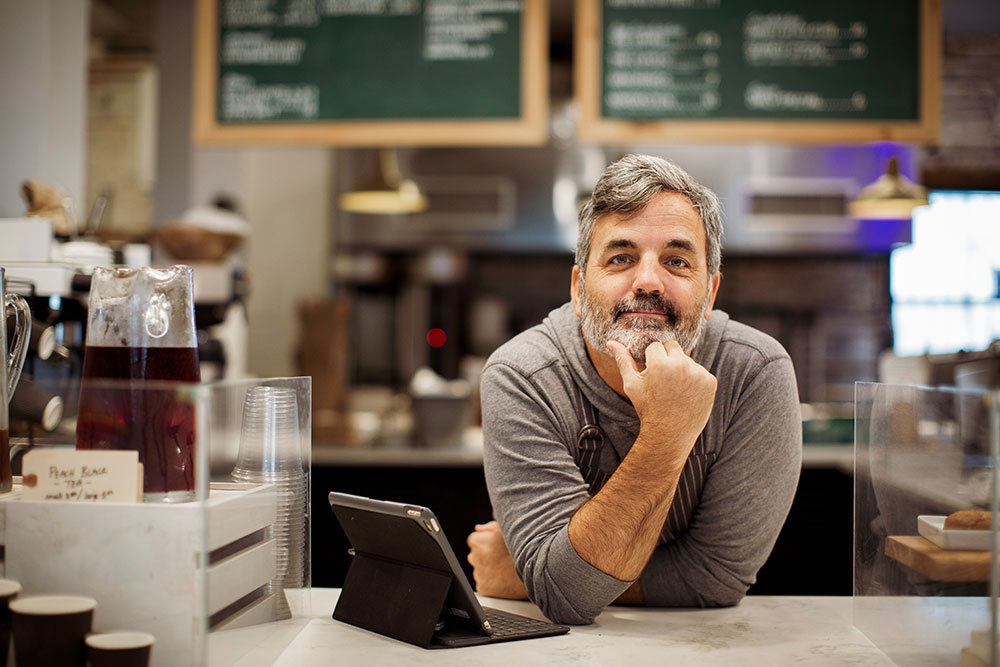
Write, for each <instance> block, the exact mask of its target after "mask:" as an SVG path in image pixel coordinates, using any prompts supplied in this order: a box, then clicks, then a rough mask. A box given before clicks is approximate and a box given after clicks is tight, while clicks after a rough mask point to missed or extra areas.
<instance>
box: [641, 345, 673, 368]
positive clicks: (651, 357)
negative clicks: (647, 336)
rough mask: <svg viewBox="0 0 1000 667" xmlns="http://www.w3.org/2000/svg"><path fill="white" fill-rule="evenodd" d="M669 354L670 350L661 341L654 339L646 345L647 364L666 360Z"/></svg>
mask: <svg viewBox="0 0 1000 667" xmlns="http://www.w3.org/2000/svg"><path fill="white" fill-rule="evenodd" d="M670 342H673V341H670ZM667 355H668V350H667V348H666V347H664V344H663V343H661V342H659V341H653V342H652V343H650V344H649V345H648V346H647V347H646V365H647V366H649V365H650V364H651V363H654V364H655V363H657V362H666V360H667Z"/></svg>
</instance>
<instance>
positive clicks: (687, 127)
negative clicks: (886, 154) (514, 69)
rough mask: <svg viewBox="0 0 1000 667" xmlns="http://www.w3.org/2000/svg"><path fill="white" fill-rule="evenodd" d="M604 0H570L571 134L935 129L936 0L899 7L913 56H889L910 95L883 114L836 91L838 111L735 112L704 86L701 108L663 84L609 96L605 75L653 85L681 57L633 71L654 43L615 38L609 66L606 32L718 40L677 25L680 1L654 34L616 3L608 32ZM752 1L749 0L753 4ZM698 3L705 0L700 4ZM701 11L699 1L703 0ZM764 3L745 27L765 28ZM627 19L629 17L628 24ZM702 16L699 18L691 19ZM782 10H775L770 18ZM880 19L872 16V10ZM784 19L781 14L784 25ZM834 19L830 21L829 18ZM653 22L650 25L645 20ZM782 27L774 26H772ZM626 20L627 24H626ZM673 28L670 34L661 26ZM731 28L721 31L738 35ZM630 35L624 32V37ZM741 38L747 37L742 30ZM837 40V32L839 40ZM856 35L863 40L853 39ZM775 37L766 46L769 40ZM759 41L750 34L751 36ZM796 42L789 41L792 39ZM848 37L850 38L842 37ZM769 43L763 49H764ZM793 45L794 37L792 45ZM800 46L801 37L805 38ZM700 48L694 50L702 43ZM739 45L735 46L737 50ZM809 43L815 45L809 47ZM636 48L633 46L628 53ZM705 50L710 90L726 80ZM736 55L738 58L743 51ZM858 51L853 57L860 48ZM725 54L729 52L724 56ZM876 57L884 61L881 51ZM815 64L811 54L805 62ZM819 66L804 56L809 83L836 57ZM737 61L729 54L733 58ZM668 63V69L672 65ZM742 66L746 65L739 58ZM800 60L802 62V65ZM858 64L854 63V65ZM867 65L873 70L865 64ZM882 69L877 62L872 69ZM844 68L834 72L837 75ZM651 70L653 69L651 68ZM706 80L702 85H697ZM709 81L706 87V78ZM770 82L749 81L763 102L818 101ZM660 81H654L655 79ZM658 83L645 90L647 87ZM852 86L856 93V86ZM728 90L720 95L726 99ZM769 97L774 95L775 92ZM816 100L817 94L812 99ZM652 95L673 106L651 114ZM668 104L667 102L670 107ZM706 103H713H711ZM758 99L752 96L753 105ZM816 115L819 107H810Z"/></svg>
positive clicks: (634, 138) (740, 137)
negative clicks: (574, 116) (616, 15)
mask: <svg viewBox="0 0 1000 667" xmlns="http://www.w3.org/2000/svg"><path fill="white" fill-rule="evenodd" d="M606 2H607V0H576V17H575V30H576V46H575V48H576V54H575V66H574V80H575V88H576V93H575V96H576V101H577V105H578V107H579V109H580V119H579V124H578V126H577V138H578V139H579V140H580V141H584V142H594V143H605V144H614V143H625V144H627V143H643V142H645V143H650V142H658V143H663V142H670V143H684V142H691V141H698V142H727V141H771V142H788V143H830V142H846V143H850V142H863V141H880V140H888V141H911V142H918V143H930V142H933V141H935V140H937V138H938V136H939V134H940V124H941V93H940V87H941V84H940V81H941V48H942V47H941V42H942V38H941V0H910V3H909V4H907V3H903V4H906V6H907V7H909V9H910V15H909V16H908V17H907V18H908V19H909V22H908V23H906V25H912V26H913V30H912V32H913V33H914V34H911V35H908V39H910V40H911V42H909V43H910V44H911V45H912V47H913V48H914V49H916V50H917V52H918V53H919V55H918V57H917V58H916V60H917V62H916V63H914V62H913V61H912V60H909V61H907V60H906V59H905V58H902V57H900V58H898V59H897V60H896V61H894V62H892V63H889V64H890V65H891V66H892V67H894V68H895V69H894V70H891V71H894V72H899V71H900V69H903V70H905V69H907V68H909V71H908V72H904V73H907V74H909V75H910V78H911V79H912V80H911V81H908V82H906V85H901V86H900V87H899V88H900V89H903V90H906V91H908V93H909V95H908V97H909V99H908V100H907V104H908V107H906V108H904V110H903V111H900V109H899V106H900V105H896V106H895V107H893V109H892V113H889V114H886V117H878V111H877V109H875V105H874V104H872V108H871V110H869V111H868V112H866V113H865V112H863V113H852V112H853V111H855V109H850V108H849V106H850V104H851V102H852V98H847V99H844V100H837V102H841V103H842V104H845V105H847V107H848V108H847V111H845V112H844V113H837V112H832V113H825V114H816V115H817V117H810V115H809V113H808V112H803V110H802V109H801V108H800V109H797V110H795V111H793V112H791V113H787V114H783V113H782V112H781V111H771V110H768V111H764V112H760V111H757V112H751V113H747V114H741V113H739V112H735V113H734V112H732V109H733V106H732V105H730V106H729V111H728V112H726V111H723V109H722V107H723V106H724V105H725V102H723V101H721V99H720V98H722V97H724V95H722V94H720V93H719V92H716V93H715V95H714V96H713V95H712V93H711V92H709V94H708V96H707V97H701V98H700V101H703V102H705V103H706V104H705V105H704V106H705V107H709V108H710V110H709V111H707V112H706V110H705V108H694V107H695V106H697V104H695V105H689V109H690V111H691V112H690V113H689V112H688V111H686V110H685V109H684V104H683V101H680V102H679V100H681V95H672V94H669V93H667V94H660V95H656V94H652V95H651V94H646V95H643V94H641V93H640V94H637V95H631V96H629V95H628V93H625V94H624V95H623V96H621V97H616V98H610V97H606V96H605V95H604V92H605V91H604V86H605V85H606V84H608V85H611V84H610V83H609V82H610V81H612V79H609V76H615V77H618V78H617V79H613V81H614V85H622V86H624V87H628V86H629V85H632V86H635V87H636V88H641V87H642V86H647V87H653V88H655V87H656V86H657V85H661V84H663V83H664V82H666V85H667V86H674V85H675V84H676V83H677V82H678V81H679V80H681V79H680V77H677V76H676V75H675V72H676V71H678V70H680V69H683V66H685V65H690V61H688V63H680V62H678V60H670V59H671V58H673V57H674V56H672V55H666V56H663V57H661V58H660V60H659V61H658V63H659V65H660V66H661V67H660V71H659V72H657V71H655V70H656V67H655V66H654V67H653V70H652V71H653V74H652V75H650V70H649V69H648V68H647V69H645V70H644V69H643V68H642V67H635V68H634V69H633V71H631V72H630V71H628V65H631V64H639V65H643V64H648V63H649V62H650V61H649V55H648V54H649V52H650V51H653V50H654V49H648V48H647V49H645V52H642V51H641V50H640V49H639V48H638V47H636V48H634V49H632V51H631V53H630V52H629V50H628V48H624V47H623V48H621V49H620V51H619V52H617V53H615V54H614V61H613V63H612V65H610V66H609V69H612V68H614V67H619V69H618V71H611V72H609V71H607V70H606V69H605V67H606V66H608V61H607V60H606V59H605V58H604V54H603V53H602V47H603V45H604V44H605V43H606V40H607V39H614V40H615V42H614V44H615V45H616V47H617V46H618V45H621V44H626V45H627V44H636V43H641V40H647V41H646V43H647V44H648V40H650V39H652V40H654V41H655V40H661V42H660V43H663V41H662V40H669V39H675V38H676V37H677V36H678V35H679V36H680V37H682V38H690V40H689V44H691V43H694V44H697V40H700V39H702V38H704V39H705V40H706V43H707V46H710V47H711V46H713V39H714V40H715V42H714V46H718V44H719V42H721V41H722V40H720V31H713V30H702V31H701V32H699V33H698V34H697V35H691V34H690V31H689V32H688V33H687V34H685V33H684V29H685V28H688V27H689V26H685V25H683V20H684V17H685V16H687V15H682V14H680V12H683V11H685V10H683V9H681V10H678V9H671V10H670V11H671V12H674V14H673V15H672V16H671V18H672V19H676V23H674V24H670V23H667V22H664V23H663V24H661V26H660V28H661V29H660V30H659V33H658V34H657V33H656V32H655V30H651V28H650V22H649V21H644V20H642V17H641V16H638V17H637V14H634V15H632V16H629V15H628V14H627V11H626V12H625V13H622V14H621V16H623V17H625V20H623V21H619V22H618V23H617V25H613V26H612V30H614V31H616V32H610V33H608V34H607V35H606V33H605V31H606V30H607V29H608V27H607V26H604V25H603V24H602V16H601V13H602V10H603V8H604V7H605V6H606ZM692 4H694V5H703V6H705V7H708V8H714V9H715V10H716V11H720V12H721V11H722V9H721V8H722V3H721V2H719V0H703V1H702V2H701V3H698V2H695V3H692ZM767 4H768V3H758V4H757V7H760V6H766V5H767ZM781 4H782V2H781V1H780V0H775V1H772V2H770V5H772V6H780V5H781ZM784 4H786V5H787V7H786V8H785V10H784V11H785V17H784V19H785V20H788V19H787V17H789V16H792V17H793V18H792V20H798V19H797V17H795V15H797V14H801V13H807V12H809V11H810V9H809V8H810V6H811V5H812V4H813V3H795V2H790V3H784ZM842 4H844V5H847V6H851V7H854V8H855V9H856V10H857V11H858V12H859V19H864V18H865V13H864V12H865V10H866V9H867V10H869V11H870V12H871V13H872V14H873V15H874V14H875V13H877V12H884V13H885V14H887V15H888V14H891V12H890V11H889V10H888V9H885V8H884V7H883V6H882V4H881V3H880V2H870V1H869V0H856V1H855V2H851V0H844V1H843V3H842ZM662 5H663V6H669V5H670V3H669V2H663V3H662ZM615 6H616V9H615V11H620V10H618V9H617V8H619V7H630V6H631V7H650V6H656V3H655V2H648V1H647V2H628V1H627V0H617V1H616V2H615ZM727 7H729V8H732V7H733V3H731V2H730V3H728V5H727ZM757 7H755V9H757ZM703 9H704V8H703ZM706 11H707V10H706ZM760 13H763V11H760V12H758V14H757V15H756V16H754V17H753V20H755V21H756V22H757V23H756V24H755V25H754V26H753V29H757V30H767V29H768V26H767V25H766V24H765V23H762V19H761V17H760V16H759V14H760ZM737 18H738V19H743V18H745V17H737ZM630 19H631V26H636V27H634V28H630V27H629V26H630ZM700 20H704V19H700ZM727 20H728V21H729V22H730V24H731V23H732V16H730V17H728V18H727ZM778 20H779V21H780V20H782V19H781V18H779V19H778ZM880 20H881V19H880ZM832 24H833V22H822V21H821V22H818V23H817V24H809V23H808V22H807V21H799V23H798V26H795V25H793V26H792V27H793V28H801V27H802V26H803V25H805V28H803V29H804V30H806V31H808V30H819V31H820V32H822V31H823V30H825V29H827V28H829V26H830V25H832ZM855 25H857V26H858V30H859V33H860V34H861V35H862V36H867V35H865V33H864V32H863V31H864V30H865V26H866V25H867V24H866V23H865V21H863V20H859V21H858V22H857V24H854V23H852V24H850V29H854V27H855ZM740 27H742V29H743V31H746V30H747V24H746V22H744V23H743V24H742V26H740V25H739V24H737V29H739V28H740ZM785 27H787V23H786V25H785ZM836 27H837V26H834V28H836ZM654 28H655V26H654ZM729 29H730V33H728V34H730V35H731V34H732V32H731V30H732V26H731V25H730V28H729ZM781 29H782V27H781V26H779V28H778V30H781ZM629 30H631V33H630V32H629ZM671 31H674V34H670V33H671ZM871 37H873V38H876V37H878V36H877V35H871ZM741 38H742V36H741V37H740V38H737V39H736V40H730V41H739V39H741ZM630 40H631V41H630ZM747 41H749V40H747ZM845 41H846V40H845ZM859 41H862V40H859ZM776 43H777V44H778V46H777V47H775V44H776ZM758 46H759V44H758ZM793 46H795V45H793ZM810 46H811V45H810ZM851 46H852V47H853V45H851ZM783 47H785V48H787V42H786V43H785V44H780V43H779V42H778V41H777V40H775V41H772V42H770V43H769V44H767V45H765V46H763V47H761V49H762V50H760V51H757V52H755V53H754V55H755V56H758V55H760V56H761V57H763V58H767V57H775V56H774V55H773V54H774V53H775V49H776V48H777V49H780V48H783ZM869 47H871V49H872V53H871V54H870V55H871V56H872V57H873V58H874V57H875V53H874V52H875V51H878V52H879V53H882V54H883V55H882V56H880V57H883V58H889V57H891V51H890V50H889V49H888V48H886V47H885V45H884V44H883V43H882V42H873V43H871V44H867V45H866V44H862V46H860V47H858V48H861V49H864V51H863V54H864V55H869V52H868V51H867V49H868V48H869ZM746 48H747V47H746V44H745V43H743V44H742V49H746ZM768 48H770V49H772V51H770V52H768V51H766V50H763V49H768ZM796 48H801V47H796ZM807 48H808V47H807ZM705 52H706V50H703V51H702V52H701V53H705ZM746 53H748V52H747V51H745V50H742V54H746ZM813 53H815V51H813ZM636 54H638V55H636ZM742 54H741V51H739V50H738V51H737V52H736V55H737V57H739V56H740V55H742ZM701 57H705V58H715V60H712V61H708V60H705V61H704V63H706V64H708V63H710V64H711V65H713V66H714V69H715V74H714V76H715V80H714V82H713V81H712V80H711V79H709V78H708V77H710V76H713V75H711V74H706V75H705V77H706V78H705V79H703V81H702V82H701V83H703V84H710V83H715V84H716V88H715V90H716V91H720V90H722V86H724V85H725V83H724V82H723V83H721V84H720V80H721V79H723V78H725V76H726V71H725V67H726V63H725V62H720V61H722V60H723V59H724V58H723V57H720V56H719V55H716V56H701ZM748 57H749V56H745V55H744V58H748ZM859 60H861V58H859ZM730 62H733V61H732V59H731V58H730ZM882 62H884V61H882ZM814 64H815V63H814ZM880 64H882V63H881V62H874V63H870V64H869V65H866V67H869V68H871V67H878V66H879V65H880ZM675 65H680V67H674V66H675ZM826 65H827V66H813V67H810V68H809V70H808V71H807V74H806V76H807V77H812V78H811V79H810V80H809V81H810V83H815V82H817V81H818V82H819V83H820V85H822V77H824V76H826V77H830V76H831V75H830V72H832V71H834V70H835V69H836V67H834V66H829V65H830V63H826ZM740 66H742V65H741V64H740V63H737V68H738V67H740ZM858 66H859V65H853V67H858ZM672 68H673V69H672ZM746 69H749V67H747V68H746ZM784 69H785V71H792V70H793V69H794V68H792V67H785V68H784ZM802 69H803V70H805V68H802ZM845 69H847V72H848V76H850V72H851V71H852V70H851V69H850V66H849V67H847V68H845ZM853 71H854V72H857V71H858V70H853ZM866 71H872V70H870V69H869V70H866ZM878 71H884V70H878ZM841 76H843V75H841ZM657 77H659V78H657ZM679 89H680V88H679V87H675V90H679ZM705 89H706V88H703V90H705ZM709 89H710V88H709ZM776 89H777V86H758V87H757V89H756V91H757V92H758V93H761V94H763V95H764V97H758V98H755V100H754V101H755V102H756V101H757V100H761V101H763V102H764V104H778V105H780V104H782V103H784V102H785V100H786V99H788V100H790V102H789V104H790V105H792V104H795V103H801V102H802V100H803V99H805V104H808V103H810V102H813V103H814V104H816V105H820V104H823V101H822V98H821V97H820V96H819V95H813V96H812V98H811V99H808V93H806V94H804V95H803V94H801V93H792V94H790V95H786V96H784V97H781V98H778V97H777V95H781V94H782V93H783V91H780V90H779V91H778V92H777V94H776V93H775V90H776ZM874 89H875V92H879V93H880V92H882V91H883V90H884V87H881V88H880V87H878V86H874ZM661 91H662V89H661ZM744 91H745V92H743V97H742V99H741V100H738V101H737V105H739V104H740V103H741V102H742V103H743V104H745V105H749V102H748V101H747V100H750V97H749V96H750V94H751V93H750V91H749V86H748V87H747V88H746V89H744ZM655 92H657V91H655V90H654V93H655ZM796 94H798V95H801V97H799V98H798V99H795V97H794V95H796ZM857 94H858V93H855V95H857ZM732 97H733V96H732V95H730V96H729V98H730V99H732ZM870 97H872V98H875V97H878V95H871V96H870ZM882 97H883V98H885V99H889V102H890V104H888V105H885V106H892V105H893V104H894V103H895V102H896V98H891V99H890V96H888V95H882ZM609 99H613V101H615V102H619V101H620V102H621V106H622V107H627V106H628V105H629V104H632V105H634V106H635V107H636V108H641V107H642V106H643V105H646V108H645V109H644V110H643V111H642V112H641V113H637V114H635V115H633V116H632V117H628V116H629V114H628V113H620V114H617V116H618V117H615V114H613V113H612V114H608V113H606V112H607V110H608V106H609V103H608V100H609ZM857 99H858V100H859V101H858V105H859V106H861V105H865V106H867V104H868V99H867V98H866V97H864V96H862V97H860V98H857ZM775 100H778V101H777V102H775ZM817 100H818V101H817ZM656 104H661V105H663V108H672V109H673V110H672V111H669V112H667V113H663V114H658V113H657V112H656V111H650V108H653V107H655V106H656ZM671 105H674V106H672V107H671ZM712 105H715V106H714V110H711V109H712V108H713V107H712ZM760 108H762V106H758V107H757V109H760ZM818 116H823V117H818Z"/></svg>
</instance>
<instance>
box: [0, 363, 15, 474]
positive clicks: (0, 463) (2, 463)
mask: <svg viewBox="0 0 1000 667" xmlns="http://www.w3.org/2000/svg"><path fill="white" fill-rule="evenodd" d="M0 363H3V360H2V359H0ZM12 488H14V477H13V476H12V475H11V472H10V439H9V438H8V434H7V429H2V430H0V493H6V492H7V491H10V490H11V489H12Z"/></svg>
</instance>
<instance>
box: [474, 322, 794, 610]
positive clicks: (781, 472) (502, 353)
mask: <svg viewBox="0 0 1000 667" xmlns="http://www.w3.org/2000/svg"><path fill="white" fill-rule="evenodd" d="M692 357H693V358H694V360H695V361H697V362H698V363H700V364H701V365H702V366H704V367H705V368H707V369H708V370H709V371H710V372H711V373H712V374H713V375H715V376H716V378H718V389H717V391H716V394H715V404H714V406H713V408H712V414H711V417H710V418H709V420H708V424H707V425H706V426H705V430H704V431H703V432H702V434H701V435H700V436H699V439H698V442H697V443H696V445H695V447H694V450H693V451H692V454H691V457H690V458H689V460H688V465H687V468H689V469H690V470H691V471H693V472H694V474H693V477H692V476H691V473H687V477H688V478H687V479H682V481H681V484H679V487H678V489H679V490H678V492H677V493H678V494H681V493H685V494H687V495H688V496H689V497H691V498H693V499H694V500H693V508H694V509H693V512H690V513H688V516H680V517H678V516H676V513H675V512H673V508H672V511H671V515H670V516H668V519H667V524H666V525H665V526H664V531H663V535H662V536H661V543H660V544H659V545H658V546H657V548H656V549H655V551H654V552H653V555H652V557H651V558H650V559H649V562H648V563H647V564H646V567H645V569H644V570H643V572H642V574H641V576H640V581H641V586H642V590H643V595H644V597H645V600H646V604H647V605H652V606H671V607H712V606H725V605H734V604H736V603H738V602H739V601H740V600H741V599H742V598H743V596H744V595H745V594H746V591H747V588H749V586H750V584H752V583H753V582H754V581H755V576H756V573H757V570H758V569H760V566H761V565H763V564H764V561H765V560H766V559H767V556H768V554H769V553H770V551H771V548H772V547H773V546H774V542H775V540H776V539H777V537H778V532H779V531H780V530H781V526H782V524H783V523H784V521H785V517H786V516H787V514H788V509H789V507H790V506H791V503H792V497H793V496H794V494H795V487H796V485H797V483H798V477H799V471H800V469H801V461H802V426H801V424H802V422H801V412H800V410H799V399H798V392H797V390H796V386H795V374H794V371H793V369H792V362H791V359H789V357H788V354H787V353H786V352H785V350H784V349H783V348H782V347H781V345H779V344H778V342H777V341H775V340H774V339H773V338H771V337H770V336H767V335H766V334H764V333H761V332H759V331H756V330H754V329H751V328H750V327H747V326H745V325H742V324H740V323H738V322H735V321H732V320H730V319H729V316H728V315H727V314H726V313H724V312H722V311H718V310H717V311H713V312H712V317H711V319H710V320H709V321H708V322H707V325H706V327H705V329H704V332H703V334H702V338H701V342H699V344H698V345H697V347H696V348H695V349H694V351H693V353H692ZM581 391H582V392H583V395H584V396H585V397H586V399H587V400H588V401H589V402H590V403H591V404H592V405H593V406H594V407H595V408H596V409H597V410H598V412H599V419H600V425H601V427H602V428H603V429H604V431H605V433H606V436H607V439H608V441H609V444H610V445H611V446H610V447H609V446H605V447H604V448H603V449H602V450H601V459H600V465H601V467H602V469H603V468H607V469H608V471H609V472H611V471H613V470H614V468H615V467H616V466H617V465H618V462H619V461H620V460H622V459H624V457H625V456H626V455H627V454H628V451H629V449H630V448H631V446H632V443H633V442H634V441H635V438H636V436H637V435H638V433H639V418H638V416H637V415H636V413H635V410H634V409H633V407H632V404H631V403H630V402H629V401H627V400H626V399H624V398H622V397H621V396H619V395H618V394H617V393H615V392H614V391H613V390H612V389H611V388H610V387H609V386H608V385H607V384H606V383H605V382H604V381H603V380H602V379H601V377H600V375H598V373H597V371H596V370H595V369H594V367H593V365H592V364H591V362H590V359H589V357H588V356H587V350H586V346H585V345H584V342H583V336H582V334H581V332H580V324H579V318H578V317H577V316H576V314H575V312H574V311H573V306H572V304H569V303H567V304H565V305H563V306H562V307H560V308H557V309H556V310H553V311H552V312H551V313H549V315H548V317H546V318H545V321H544V322H542V324H540V325H538V326H535V327H533V328H531V329H529V330H527V331H525V332H523V333H521V334H519V335H517V336H515V337H514V338H513V339H512V340H511V341H509V342H508V343H506V344H505V345H503V346H502V347H500V348H499V349H498V350H496V352H494V353H493V355H492V356H491V357H490V359H489V361H488V362H487V364H486V367H485V369H484V371H483V375H482V410H483V434H484V438H485V468H486V482H487V486H488V487H489V493H490V499H491V501H492V503H493V511H494V514H495V516H496V519H497V521H498V522H499V524H500V528H501V531H502V532H503V536H504V539H505V541H506V542H507V546H508V548H509V550H510V553H511V555H512V556H513V558H514V563H515V565H516V567H517V573H518V576H520V577H521V580H522V581H523V582H524V584H525V587H526V588H527V590H528V595H529V596H530V598H531V600H532V601H533V602H535V604H537V605H538V606H539V607H540V608H541V610H542V611H543V612H544V613H545V615H546V616H548V617H549V618H550V619H552V620H554V621H557V622H562V623H578V624H584V623H591V622H592V621H593V619H594V618H595V617H596V616H597V615H598V614H599V613H600V612H601V610H602V609H603V608H604V607H605V606H607V605H608V604H610V603H611V602H613V601H614V600H615V598H617V597H618V596H619V595H620V594H621V593H622V592H624V591H625V589H626V588H628V587H629V585H630V584H631V583H632V582H629V581H621V580H619V579H616V578H615V577H613V576H611V575H608V574H605V573H604V572H602V571H600V570H598V569H597V568H595V567H593V566H592V565H590V564H589V563H587V562H586V561H585V560H583V559H582V558H581V557H580V556H579V555H578V554H577V553H576V550H575V549H574V548H573V545H572V544H571V543H570V540H569V532H568V526H569V521H570V519H571V518H572V517H573V515H574V514H575V513H576V511H577V509H579V508H580V506H581V505H583V504H584V503H585V502H586V501H587V500H588V499H589V498H590V496H589V493H588V486H587V483H586V482H585V481H584V479H583V476H582V475H581V472H580V469H579V468H578V467H577V465H576V463H575V462H574V459H573V454H572V452H573V450H574V448H575V447H576V437H577V432H578V430H579V429H580V427H581V426H582V425H583V424H582V423H581V417H580V410H579V407H578V396H579V394H578V392H581ZM682 487H683V488H682ZM676 504H677V501H676V500H675V505H676ZM678 521H680V525H677V522H678ZM672 522H673V525H671V524H672Z"/></svg>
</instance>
